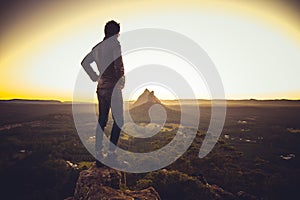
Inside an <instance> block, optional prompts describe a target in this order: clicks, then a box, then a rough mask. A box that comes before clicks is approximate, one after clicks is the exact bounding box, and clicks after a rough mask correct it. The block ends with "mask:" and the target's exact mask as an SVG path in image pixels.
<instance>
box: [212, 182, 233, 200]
mask: <svg viewBox="0 0 300 200" xmlns="http://www.w3.org/2000/svg"><path fill="white" fill-rule="evenodd" d="M210 190H211V191H212V192H214V193H215V194H216V195H217V198H218V199H220V200H221V199H222V200H235V199H236V197H235V196H234V195H233V194H232V193H230V192H228V191H225V190H224V189H223V188H221V187H220V186H218V185H210Z"/></svg>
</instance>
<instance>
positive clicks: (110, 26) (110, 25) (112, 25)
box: [104, 20, 120, 37]
mask: <svg viewBox="0 0 300 200" xmlns="http://www.w3.org/2000/svg"><path fill="white" fill-rule="evenodd" d="M119 32H120V24H119V23H117V22H115V21H114V20H111V21H109V22H107V23H106V24H105V28H104V33H105V36H106V37H111V36H113V35H116V34H118V33H119Z"/></svg>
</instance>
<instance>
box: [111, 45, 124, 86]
mask: <svg viewBox="0 0 300 200" xmlns="http://www.w3.org/2000/svg"><path fill="white" fill-rule="evenodd" d="M113 54H114V68H115V72H116V78H117V79H118V80H119V79H121V82H120V84H121V88H124V85H125V76H124V64H123V59H122V54H121V45H120V44H119V43H118V44H117V45H116V46H115V48H114V50H113Z"/></svg>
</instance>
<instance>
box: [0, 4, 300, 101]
mask: <svg viewBox="0 0 300 200" xmlns="http://www.w3.org/2000/svg"><path fill="white" fill-rule="evenodd" d="M57 2H60V3H52V4H49V5H47V6H46V5H45V6H42V7H35V8H34V10H30V9H28V10H26V11H23V15H22V16H18V17H15V18H13V19H11V20H7V21H8V22H7V23H6V27H5V29H1V31H0V32H1V35H0V37H1V38H0V44H1V49H0V72H1V79H0V85H1V89H0V99H11V98H26V99H58V100H63V101H64V100H66V101H68V100H72V93H73V85H74V81H75V78H76V76H77V73H78V70H79V69H80V61H81V59H82V58H83V57H84V56H85V54H86V53H88V51H89V50H90V49H91V48H92V47H93V46H94V45H95V44H96V43H97V42H99V41H101V39H102V38H103V25H104V24H105V22H106V21H108V20H110V19H115V20H116V21H119V22H120V23H121V31H128V30H134V29H137V28H144V27H157V28H166V29H169V30H174V31H177V32H180V33H182V34H185V35H187V36H189V37H190V38H192V39H193V40H195V41H196V42H198V43H199V44H200V45H201V46H202V47H203V48H204V49H205V50H206V51H207V52H208V54H209V56H210V57H211V58H212V60H213V61H214V62H215V64H216V66H217V68H218V70H219V73H220V76H221V78H222V80H223V84H224V87H225V92H226V97H227V98H229V99H238V98H263V99H268V98H289V99H300V81H299V80H297V77H298V74H300V71H299V70H300V21H299V19H300V18H299V15H297V14H296V13H295V12H293V11H292V10H291V9H290V8H289V7H286V6H283V4H282V3H280V2H279V1H251V0H249V1H225V0H224V1H163V3H162V2H161V1H110V2H108V1H57ZM71 2H72V3H71ZM20 9H21V8H20ZM203 18H207V21H209V22H210V21H211V22H212V26H209V25H206V24H205V22H206V21H205V19H203ZM197 19H199V20H200V21H197ZM219 22H220V23H219ZM214 23H215V24H214ZM218 23H219V26H218V27H214V26H216V24H218ZM240 23H241V24H246V25H247V23H249V27H251V26H253V29H251V30H253V31H255V30H256V29H255V28H257V32H259V31H260V30H261V32H259V34H261V35H263V36H264V37H262V39H261V40H260V41H266V40H267V39H268V38H267V37H265V35H268V34H269V33H274V35H273V36H272V37H270V41H266V43H265V44H262V43H260V44H259V45H260V46H256V47H254V45H253V46H251V45H252V44H251V38H252V37H253V36H251V38H250V36H249V38H250V40H249V41H248V42H247V41H244V39H245V38H247V37H248V36H241V38H240V41H241V42H240V41H239V40H236V42H235V43H231V44H230V45H229V44H227V43H225V42H224V43H222V42H219V43H218V42H214V38H213V36H211V37H210V39H207V40H205V35H203V36H202V35H201V33H203V29H204V28H205V31H207V33H205V34H207V35H209V34H210V33H213V34H214V32H215V31H216V30H219V29H222V26H223V25H227V24H229V25H231V24H234V25H232V27H233V29H234V27H235V26H236V30H238V31H237V33H244V32H243V30H239V28H240V27H239V25H240ZM210 27H211V30H209V28H210ZM226 27H228V26H226ZM226 27H225V26H224V34H226V33H234V31H235V30H225V29H226ZM259 27H261V29H260V28H259ZM201 28H203V29H201ZM210 31H211V32H210ZM226 31H227V32H226ZM232 31H233V32H232ZM268 31H269V32H268ZM203 34H204V33H203ZM198 35H199V37H198ZM216 37H218V38H217V39H216V40H215V41H222V40H221V39H222V38H220V37H219V35H216ZM224 37H226V36H224ZM228 37H229V39H230V38H231V37H232V36H228ZM201 39H203V40H201ZM232 39H234V38H232ZM238 39H239V38H238ZM268 42H269V43H268ZM274 43H275V44H274ZM271 44H273V45H276V44H277V45H282V46H278V49H275V50H273V49H274V48H273V47H274V46H270V53H271V54H274V56H275V55H277V56H275V57H274V59H275V60H272V56H271V55H270V57H264V56H262V57H260V56H259V54H255V51H256V49H255V48H258V49H264V48H265V49H268V48H269V46H268V45H271ZM224 45H226V48H227V49H226V50H225V49H224V48H225V47H224ZM248 46H251V48H253V51H254V52H253V55H249V54H248V55H247V56H246V51H245V58H246V60H247V59H251V56H253V60H254V61H255V62H254V61H253V63H251V64H252V65H250V64H247V63H246V64H245V65H242V64H241V62H240V60H243V59H244V55H243V54H242V53H243V51H242V52H240V54H239V55H237V57H230V56H231V55H230V54H229V53H228V52H227V51H231V50H232V51H231V52H235V51H236V49H243V48H246V47H247V48H248ZM249 48H250V47H249ZM280 48H282V52H281V51H280ZM287 48H288V49H287ZM237 52H238V51H237ZM249 52H250V50H249ZM286 52H288V53H286ZM281 53H286V54H282V58H279V57H278V55H281ZM233 54H234V53H232V55H233ZM266 55H267V54H266ZM297 57H298V58H299V59H298V60H297ZM264 59H265V60H264ZM276 59H277V60H276ZM124 62H125V63H126V59H125V61H124ZM256 64H257V65H256ZM254 65H255V66H254ZM125 70H126V65H125ZM251 70H252V73H250V75H251V76H250V75H249V77H242V76H245V74H243V72H244V71H245V73H246V74H249V73H247V72H248V71H251ZM283 72H286V73H288V74H287V75H286V76H284V75H283V74H282V73H283ZM280 74H282V78H280ZM253 82H254V83H253ZM158 93H159V92H158ZM160 95H161V96H164V95H163V94H160ZM201 97H203V98H208V97H207V96H206V95H204V96H199V98H201ZM164 98H168V97H167V96H166V97H164Z"/></svg>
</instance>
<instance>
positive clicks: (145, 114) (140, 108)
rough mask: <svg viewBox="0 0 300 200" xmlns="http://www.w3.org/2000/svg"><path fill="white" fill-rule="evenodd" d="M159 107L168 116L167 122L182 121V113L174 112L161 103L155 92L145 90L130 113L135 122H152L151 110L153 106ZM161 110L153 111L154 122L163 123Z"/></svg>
mask: <svg viewBox="0 0 300 200" xmlns="http://www.w3.org/2000/svg"><path fill="white" fill-rule="evenodd" d="M155 105H159V106H161V108H162V109H164V111H165V112H166V114H167V116H166V117H167V122H178V121H179V120H180V116H181V113H180V112H179V111H177V110H173V109H171V108H169V107H168V106H166V105H164V104H162V103H161V101H160V100H159V99H158V98H157V97H156V96H155V95H154V91H151V92H150V91H149V90H148V89H145V91H144V92H143V94H141V95H140V96H139V97H138V99H137V100H136V102H134V104H133V105H132V107H131V109H130V110H129V113H130V115H131V117H132V119H133V120H134V121H135V122H146V123H149V122H150V116H149V110H150V108H151V107H152V106H155ZM160 111H161V110H159V109H156V110H154V111H153V113H152V114H153V117H154V118H153V120H154V121H156V120H157V121H161V118H162V116H161V115H162V113H161V112H160Z"/></svg>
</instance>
